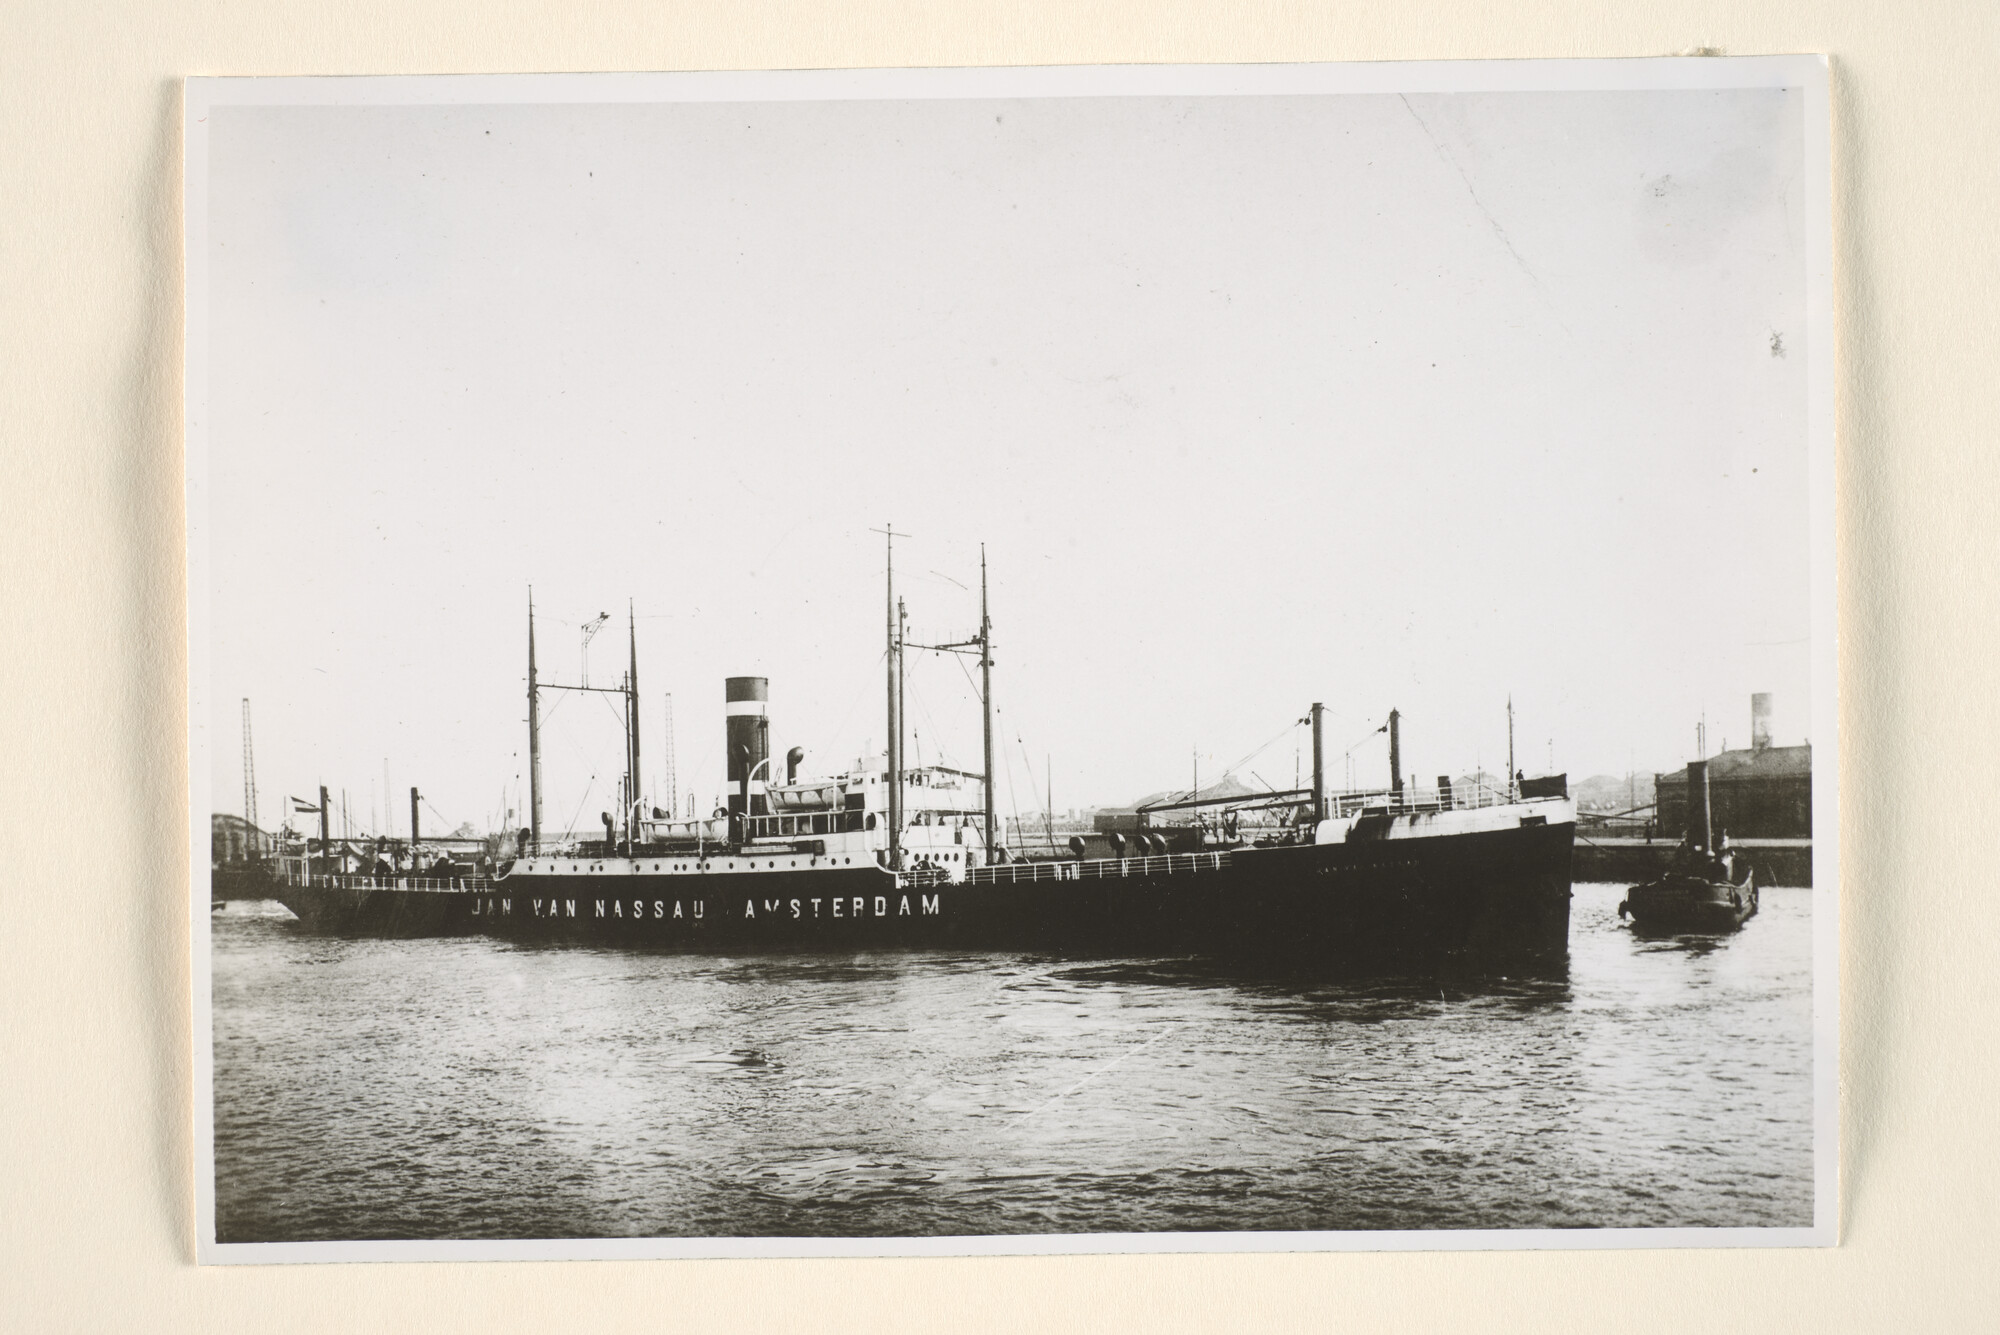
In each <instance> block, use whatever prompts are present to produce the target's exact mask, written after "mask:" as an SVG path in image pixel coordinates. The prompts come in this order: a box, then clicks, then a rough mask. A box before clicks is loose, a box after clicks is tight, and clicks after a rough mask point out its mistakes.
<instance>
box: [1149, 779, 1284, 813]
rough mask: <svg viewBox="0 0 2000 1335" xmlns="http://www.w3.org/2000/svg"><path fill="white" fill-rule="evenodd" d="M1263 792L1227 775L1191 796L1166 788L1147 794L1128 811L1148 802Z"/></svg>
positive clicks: (1181, 790)
mask: <svg viewBox="0 0 2000 1335" xmlns="http://www.w3.org/2000/svg"><path fill="white" fill-rule="evenodd" d="M1263 791H1264V789H1262V788H1252V787H1251V786H1250V785H1249V784H1247V783H1244V782H1243V781H1242V780H1241V779H1239V778H1237V777H1236V776H1235V775H1234V774H1227V775H1224V776H1223V777H1222V778H1221V779H1218V780H1217V781H1216V782H1214V783H1212V784H1208V785H1207V786H1205V787H1203V788H1202V789H1201V791H1199V792H1197V793H1193V794H1190V793H1189V792H1188V790H1187V789H1185V788H1168V789H1163V790H1162V791H1160V792H1157V793H1148V794H1146V795H1145V796H1144V797H1142V798H1140V799H1139V800H1138V801H1136V802H1134V803H1133V804H1132V806H1131V807H1130V808H1128V809H1129V810H1136V809H1137V808H1139V807H1143V806H1145V805H1146V804H1147V803H1149V802H1186V801H1189V800H1198V801H1208V800H1210V799H1213V798H1218V797H1255V796H1257V795H1258V794H1259V793H1262V792H1263Z"/></svg>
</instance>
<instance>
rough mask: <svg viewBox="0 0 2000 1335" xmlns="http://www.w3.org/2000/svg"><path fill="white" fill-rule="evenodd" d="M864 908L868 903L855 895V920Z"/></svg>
mask: <svg viewBox="0 0 2000 1335" xmlns="http://www.w3.org/2000/svg"><path fill="white" fill-rule="evenodd" d="M866 907H868V901H867V900H865V899H863V898H862V897H861V896H860V895H856V896H855V897H854V916H855V917H857V918H858V917H860V916H861V910H862V909H864V908H866Z"/></svg>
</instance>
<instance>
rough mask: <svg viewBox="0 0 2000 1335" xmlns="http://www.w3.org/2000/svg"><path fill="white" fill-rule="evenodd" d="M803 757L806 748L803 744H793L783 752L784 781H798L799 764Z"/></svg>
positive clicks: (802, 761) (801, 762)
mask: <svg viewBox="0 0 2000 1335" xmlns="http://www.w3.org/2000/svg"><path fill="white" fill-rule="evenodd" d="M805 758H806V749H805V748H804V747H803V746H795V747H793V748H792V749H791V750H789V751H787V752H785V782H786V783H797V782H798V781H799V766H800V765H801V764H803V763H805Z"/></svg>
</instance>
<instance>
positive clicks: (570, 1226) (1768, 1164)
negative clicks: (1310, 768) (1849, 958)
mask: <svg viewBox="0 0 2000 1335" xmlns="http://www.w3.org/2000/svg"><path fill="white" fill-rule="evenodd" d="M1812 893H1813V892H1812V891H1811V890H1807V889H1789V888H1777V889H1770V890H1766V891H1765V892H1764V896H1763V905H1762V910H1761V912H1760V913H1759V914H1758V916H1757V917H1755V918H1752V919H1751V920H1750V921H1749V923H1747V924H1746V925H1745V926H1744V928H1743V929H1742V930H1741V931H1740V932H1739V933H1736V934H1733V935H1730V936H1724V937H1684V938H1666V939H1658V940H1648V939H1644V938H1641V937H1637V936H1635V935H1634V934H1633V933H1632V932H1631V931H1630V930H1629V929H1628V928H1627V927H1625V926H1624V925H1622V924H1621V923H1620V922H1619V919H1618V916H1617V904H1618V900H1619V898H1620V896H1621V894H1622V890H1621V888H1620V887H1618V886H1611V885H1580V886H1578V887H1577V888H1576V898H1575V902H1574V906H1573V914H1572V920H1571V933H1570V955H1569V960H1568V963H1567V966H1566V967H1556V968H1554V969H1551V970H1548V971H1547V972H1546V974H1545V975H1544V976H1539V977H1504V978H1503V977H1467V976H1456V975H1453V976H1445V977H1438V976H1423V977H1407V976H1406V977H1393V978H1366V979H1354V978H1349V979H1345V980H1328V979H1314V978H1297V977H1257V976H1251V975H1247V974H1245V973H1244V972H1243V971H1241V970H1237V971H1224V970H1220V969H1217V968H1215V967H1212V966H1207V965H1204V964H1202V963H1200V962H1198V961H1192V960H1064V959H1055V958H1049V957H1044V956H1025V955H1018V954H947V953H941V952H931V953H881V954H866V955H853V956H846V955H843V956H825V955H793V956H756V957H716V956H703V955H681V954H664V953H644V952H636V951H621V950H607V949H592V948H584V947H556V946H519V945H510V944H507V943H503V942H499V941H495V940H490V939H486V938H481V937H474V938H453V939H443V940H415V941H385V940H342V939H334V938H327V937H315V936H312V935H308V934H306V933H305V932H303V931H301V930H300V929H299V926H298V924H297V923H296V922H294V921H293V920H292V919H291V918H290V916H289V915H288V914H287V913H286V912H285V910H283V909H282V908H280V907H279V906H277V905H276V904H272V903H268V902H260V903H241V904H232V905H230V906H229V907H228V908H227V909H226V910H224V911H220V912H217V913H215V914H214V915H213V917H212V920H211V923H212V928H213V955H212V958H213V969H214V975H213V977H214V1011H213V1016H214V1051H215V1171H216V1186H215V1199H216V1215H217V1236H218V1239H219V1240H220V1241H223V1242H270V1241H331V1240H343V1239H356V1240H358V1239H422V1238H604V1237H653V1236H665V1237H720V1236H837V1237H867V1236H892V1237H893V1236H914V1235H952V1234H998V1233H1049V1232H1066V1233H1067V1232H1092V1233H1096V1232H1131V1231H1154V1230H1174V1231H1210V1230H1240V1229H1259V1230H1264V1229H1273V1230H1296V1229H1384V1228H1397V1229H1413V1228H1414V1229H1429V1228H1528V1227H1537V1228H1567V1227H1577V1228H1590V1227H1649V1226H1770V1225H1781V1226H1804V1225H1808V1224H1810V1223H1811V1221H1812V1219H1811V1216H1812V1172H1811V1169H1812V1165H1811V1150H1812V1100H1811V1083H1812V1082H1811V1060H1812V1054H1811V1028H1812V1025H1811V964H1812V959H1811V905H1812Z"/></svg>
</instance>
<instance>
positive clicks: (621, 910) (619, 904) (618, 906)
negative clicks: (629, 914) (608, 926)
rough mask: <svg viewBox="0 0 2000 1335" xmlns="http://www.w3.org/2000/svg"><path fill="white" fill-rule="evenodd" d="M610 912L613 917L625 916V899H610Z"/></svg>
mask: <svg viewBox="0 0 2000 1335" xmlns="http://www.w3.org/2000/svg"><path fill="white" fill-rule="evenodd" d="M611 914H612V916H613V917H616V918H622V917H624V916H625V901H624V900H622V899H614V900H612V901H611Z"/></svg>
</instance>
